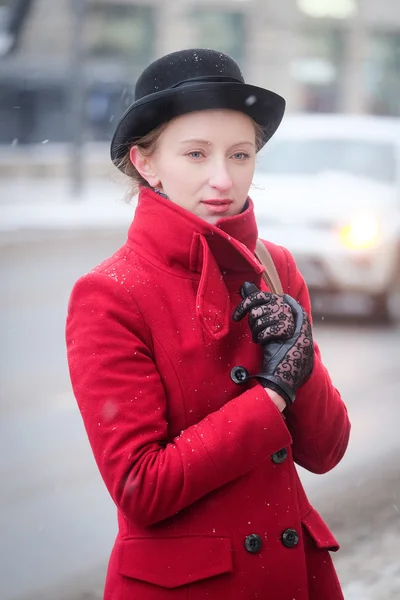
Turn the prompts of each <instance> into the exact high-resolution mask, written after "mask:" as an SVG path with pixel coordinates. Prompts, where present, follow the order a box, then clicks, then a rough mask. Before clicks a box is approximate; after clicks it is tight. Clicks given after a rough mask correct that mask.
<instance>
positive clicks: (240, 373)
mask: <svg viewBox="0 0 400 600" xmlns="http://www.w3.org/2000/svg"><path fill="white" fill-rule="evenodd" d="M248 378H249V373H248V371H247V369H245V368H244V367H233V369H232V371H231V379H232V381H234V382H235V383H244V382H245V381H246V380H247V379H248Z"/></svg>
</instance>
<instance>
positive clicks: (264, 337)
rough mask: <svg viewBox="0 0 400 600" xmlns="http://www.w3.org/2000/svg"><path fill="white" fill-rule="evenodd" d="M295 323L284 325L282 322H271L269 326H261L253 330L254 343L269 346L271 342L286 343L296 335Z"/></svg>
mask: <svg viewBox="0 0 400 600" xmlns="http://www.w3.org/2000/svg"><path fill="white" fill-rule="evenodd" d="M294 331H295V326H294V323H293V322H291V323H290V324H287V323H284V322H282V321H276V322H270V323H268V324H267V326H265V325H264V326H261V325H260V326H259V327H257V328H255V329H253V330H252V334H253V341H254V342H255V343H256V344H261V345H264V344H267V343H269V342H271V341H277V340H279V341H282V342H283V341H285V340H287V339H289V338H291V337H292V336H293V334H294Z"/></svg>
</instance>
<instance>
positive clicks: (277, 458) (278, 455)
mask: <svg viewBox="0 0 400 600" xmlns="http://www.w3.org/2000/svg"><path fill="white" fill-rule="evenodd" d="M287 455H288V451H287V450H286V448H282V450H278V452H275V453H274V454H273V455H272V456H271V459H272V462H274V463H275V464H276V465H280V464H281V463H283V462H284V461H285V460H286V459H287Z"/></svg>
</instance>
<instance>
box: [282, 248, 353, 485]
mask: <svg viewBox="0 0 400 600" xmlns="http://www.w3.org/2000/svg"><path fill="white" fill-rule="evenodd" d="M282 250H283V252H284V254H285V255H286V260H285V262H284V264H286V265H287V293H288V294H290V295H291V296H292V297H293V298H295V299H296V300H297V301H298V302H299V304H301V306H302V307H303V308H304V309H305V310H306V312H307V313H308V315H309V316H310V319H311V320H312V315H311V302H310V295H309V292H308V288H307V285H306V283H305V281H304V279H303V276H302V275H301V273H300V272H299V270H298V269H297V266H296V263H295V260H294V258H293V256H292V255H291V254H290V252H288V250H286V249H285V248H282ZM314 347H315V362H314V368H313V371H312V373H311V376H310V377H309V379H308V380H307V381H306V383H305V384H304V385H303V386H302V387H301V388H300V389H299V390H298V391H297V394H296V400H295V402H294V403H293V404H292V405H291V406H290V407H288V408H287V409H286V410H285V411H284V414H285V417H286V419H287V421H286V423H287V425H288V428H289V430H290V432H291V434H292V438H293V456H294V459H295V461H296V462H297V463H298V464H299V465H300V466H302V467H304V468H305V469H308V470H309V471H311V472H313V473H326V472H328V471H330V470H331V469H333V468H334V467H335V466H336V465H337V464H338V463H339V461H340V460H341V459H342V457H343V455H344V453H345V451H346V448H347V445H348V441H349V435H350V421H349V418H348V414H347V409H346V406H345V404H344V402H343V400H342V399H341V396H340V394H339V392H338V390H337V389H336V388H335V387H334V386H333V384H332V381H331V378H330V376H329V373H328V371H327V369H326V368H325V366H324V365H323V363H322V360H321V353H320V350H319V347H318V344H317V343H316V342H315V341H314Z"/></svg>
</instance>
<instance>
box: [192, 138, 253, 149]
mask: <svg viewBox="0 0 400 600" xmlns="http://www.w3.org/2000/svg"><path fill="white" fill-rule="evenodd" d="M189 143H190V144H207V145H211V142H209V141H207V140H200V139H194V138H193V139H189V140H184V141H183V142H181V144H189ZM244 144H247V145H248V146H255V143H254V142H249V141H248V140H246V141H243V142H236V143H235V144H232V146H231V148H234V147H235V146H243V145H244Z"/></svg>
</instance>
